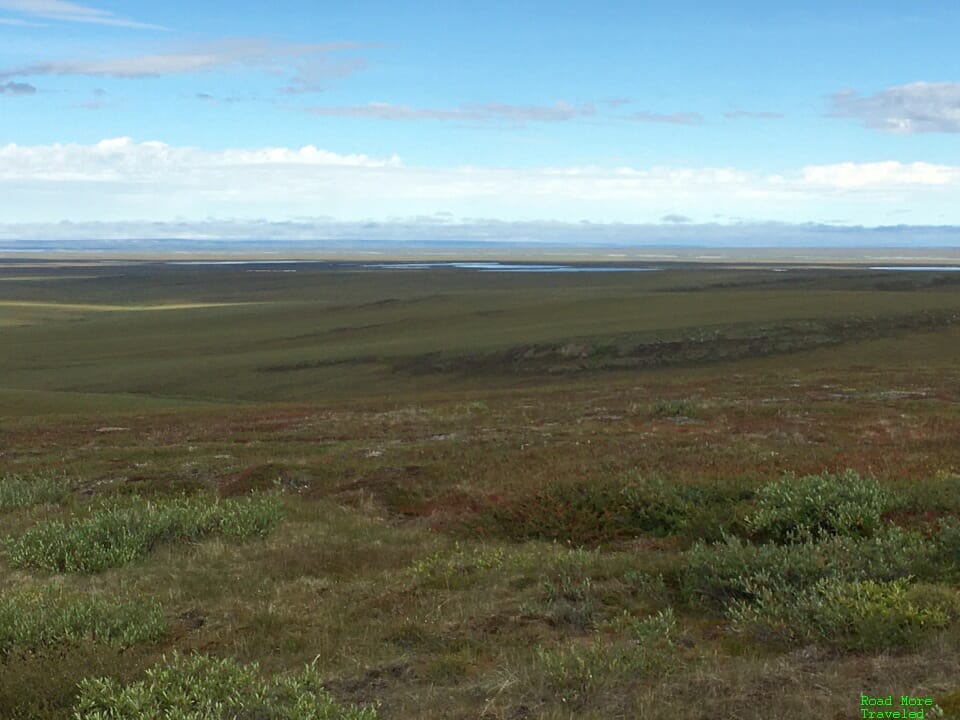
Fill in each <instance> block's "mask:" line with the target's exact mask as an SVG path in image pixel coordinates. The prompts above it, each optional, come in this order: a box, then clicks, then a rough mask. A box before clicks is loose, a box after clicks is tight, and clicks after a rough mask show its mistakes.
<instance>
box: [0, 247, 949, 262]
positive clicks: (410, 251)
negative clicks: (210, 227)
mask: <svg viewBox="0 0 960 720" xmlns="http://www.w3.org/2000/svg"><path fill="white" fill-rule="evenodd" d="M178 261H179V262H188V263H198V262H222V263H226V262H238V263H239V262H252V263H257V262H262V263H265V264H266V263H277V262H291V261H300V262H332V263H397V262H401V263H416V262H428V263H429V262H433V263H437V262H495V261H504V262H509V263H542V262H547V263H565V264H573V265H592V266H636V265H642V264H649V263H665V264H669V265H684V264H693V265H724V266H729V265H732V266H748V267H749V266H769V265H785V266H790V267H804V266H808V267H851V266H857V267H860V266H865V267H871V266H898V267H904V266H917V267H920V266H954V265H960V247H924V248H918V247H910V248H904V247H899V248H898V247H779V248H775V247H676V246H646V247H637V248H624V247H590V248H579V249H575V248H570V247H557V246H553V247H531V246H529V245H525V246H521V245H513V246H506V245H505V244H502V243H490V244H489V245H482V246H476V245H475V246H453V247H451V246H437V247H424V246H423V245H409V246H407V247H406V248H403V249H400V248H397V247H379V248H376V249H373V248H371V249H359V248H356V247H347V246H342V247H334V248H331V247H326V248H317V247H314V248H311V249H306V248H294V247H290V246H285V247H277V248H262V247H261V248H259V249H254V248H250V247H237V246H236V245H234V246H233V247H225V248H223V249H222V250H220V249H218V250H213V249H210V248H197V249H176V250H159V249H156V248H149V249H145V248H137V249H129V250H121V249H118V248H116V247H113V248H109V249H108V248H103V249H99V248H98V249H93V248H70V249H51V250H38V249H36V248H29V249H23V250H20V249H15V248H0V266H9V265H21V264H23V263H24V262H32V263H37V264H41V265H51V264H61V265H62V264H71V265H90V264H97V265H102V264H129V263H157V262H164V263H167V262H178Z"/></svg>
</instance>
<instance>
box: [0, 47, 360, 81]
mask: <svg viewBox="0 0 960 720" xmlns="http://www.w3.org/2000/svg"><path fill="white" fill-rule="evenodd" d="M362 47H368V46H367V45H365V44H362V43H355V42H331V43H312V44H306V43H282V42H274V41H268V40H263V39H259V38H234V39H227V40H217V41H212V42H197V43H190V44H187V45H181V46H180V47H177V48H174V49H171V50H168V51H164V52H156V53H143V54H140V55H129V56H124V57H110V58H99V59H79V58H73V59H65V60H48V61H42V62H35V63H30V64H26V65H20V66H16V67H8V68H3V69H0V79H7V78H15V77H38V76H49V75H60V76H67V75H73V76H86V77H104V78H118V79H126V80H130V79H142V78H154V77H162V76H167V75H185V74H193V73H202V72H209V71H213V70H220V69H227V68H236V67H246V68H258V69H261V70H265V71H267V72H273V73H287V74H288V75H289V86H288V87H287V88H285V90H286V91H287V92H304V91H310V90H315V89H319V88H321V87H323V86H324V84H325V83H326V82H328V81H329V80H331V79H336V78H341V77H345V76H346V75H350V74H353V73H355V72H360V71H361V70H363V69H364V68H365V67H366V63H365V62H364V61H363V60H362V59H361V58H331V57H330V54H331V53H334V52H338V51H344V50H355V49H358V48H362Z"/></svg>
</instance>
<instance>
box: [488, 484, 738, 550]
mask: <svg viewBox="0 0 960 720" xmlns="http://www.w3.org/2000/svg"><path fill="white" fill-rule="evenodd" d="M730 500H731V498H730V497H729V494H728V493H724V492H718V491H714V490H712V489H707V488H700V487H696V486H690V485H684V484H674V483H668V482H665V481H663V480H659V479H654V478H641V477H635V476H631V475H628V476H626V477H623V478H620V479H597V480H590V481H578V482H557V483H553V484H550V485H548V486H546V487H544V488H541V489H540V490H538V491H537V492H535V493H532V494H530V495H527V496H520V497H516V498H510V499H509V500H508V501H506V502H504V501H501V502H500V503H499V504H493V505H490V506H489V507H487V508H485V509H484V510H482V511H481V517H480V518H479V521H480V522H479V524H480V526H481V529H483V530H488V531H491V532H492V533H494V534H497V535H502V536H505V537H508V538H511V539H513V540H557V541H560V542H566V543H569V544H572V545H599V544H603V543H611V542H616V541H617V540H622V539H625V538H631V537H636V536H638V535H643V534H647V533H652V534H656V535H670V534H674V533H678V532H680V531H682V530H683V529H684V528H685V527H686V526H687V523H688V522H689V520H690V518H695V517H699V516H700V515H701V514H702V513H703V509H704V507H708V506H709V507H715V506H717V505H720V504H725V503H729V502H730Z"/></svg>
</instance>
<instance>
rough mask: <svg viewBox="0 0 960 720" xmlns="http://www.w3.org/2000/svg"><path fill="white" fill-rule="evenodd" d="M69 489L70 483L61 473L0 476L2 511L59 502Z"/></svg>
mask: <svg viewBox="0 0 960 720" xmlns="http://www.w3.org/2000/svg"><path fill="white" fill-rule="evenodd" d="M69 491H70V483H69V482H68V481H67V479H66V478H65V477H63V476H61V475H55V474H52V473H44V474H39V475H34V476H32V477H24V476H22V475H4V476H3V477H0V512H5V511H7V510H13V509H15V508H21V507H27V506H29V505H37V504H39V503H48V502H49V503H53V502H59V501H60V500H62V499H63V498H64V497H65V496H66V495H67V493H68V492H69Z"/></svg>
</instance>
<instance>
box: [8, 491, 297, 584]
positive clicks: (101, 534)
mask: <svg viewBox="0 0 960 720" xmlns="http://www.w3.org/2000/svg"><path fill="white" fill-rule="evenodd" d="M281 516H282V510H281V507H280V501H279V499H278V498H277V497H276V496H274V495H262V496H259V497H253V498H243V499H236V500H225V501H222V502H218V501H216V500H205V499H203V498H185V499H180V500H168V501H163V502H156V503H154V502H147V503H144V504H143V505H139V506H136V505H129V504H123V505H120V504H114V505H111V506H107V507H103V508H101V509H99V510H96V511H94V512H93V513H92V514H90V515H89V516H88V517H84V518H79V519H72V520H70V521H69V522H62V521H59V520H55V521H51V522H48V523H45V524H43V525H40V526H39V527H36V528H33V529H31V530H28V531H27V532H25V533H24V534H23V535H21V536H20V537H8V538H6V540H5V542H4V544H5V545H6V550H7V558H8V560H9V562H10V564H11V565H13V566H15V567H23V568H34V569H37V570H49V571H53V572H80V573H95V572H100V571H102V570H105V569H107V568H110V567H119V566H122V565H126V564H128V563H131V562H133V561H135V560H138V559H139V558H141V557H143V556H145V555H147V554H148V553H149V552H150V551H151V550H152V549H153V548H155V547H156V546H158V545H161V544H165V543H173V542H191V541H196V540H201V539H203V538H205V537H210V536H213V535H220V536H223V537H228V538H234V539H239V538H248V537H262V536H264V535H266V534H268V533H269V532H270V531H271V530H272V529H273V528H274V527H275V526H276V525H277V523H278V522H279V521H280V518H281Z"/></svg>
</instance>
